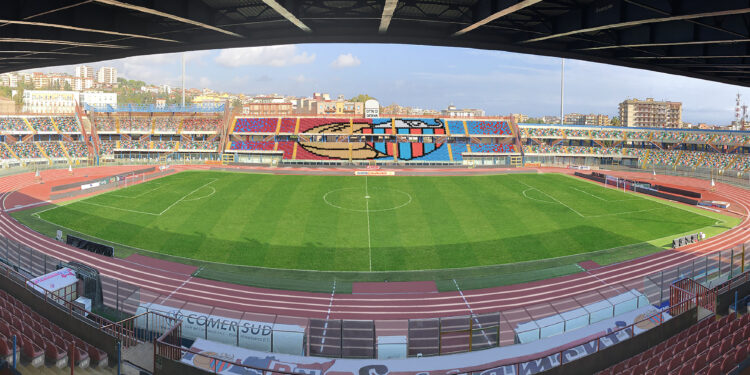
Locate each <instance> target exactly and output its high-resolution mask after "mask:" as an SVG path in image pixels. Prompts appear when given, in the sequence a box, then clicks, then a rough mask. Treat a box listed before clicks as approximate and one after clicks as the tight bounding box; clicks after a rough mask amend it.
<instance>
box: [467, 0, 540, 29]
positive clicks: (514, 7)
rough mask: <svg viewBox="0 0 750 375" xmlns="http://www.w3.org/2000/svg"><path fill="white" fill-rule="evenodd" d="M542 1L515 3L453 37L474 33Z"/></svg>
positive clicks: (528, 0)
mask: <svg viewBox="0 0 750 375" xmlns="http://www.w3.org/2000/svg"><path fill="white" fill-rule="evenodd" d="M541 1H542V0H522V1H515V4H511V5H508V6H507V7H504V8H502V9H500V10H498V11H496V12H494V13H492V14H490V15H489V16H487V17H484V18H482V19H481V20H479V21H477V22H474V23H473V24H471V25H469V26H466V27H464V28H463V29H461V30H458V31H456V32H455V33H454V34H453V36H460V35H464V34H466V33H468V32H469V31H472V30H474V29H476V28H479V27H482V26H484V25H486V24H488V23H490V22H492V21H494V20H496V19H498V18H501V17H504V16H507V15H509V14H511V13H515V12H517V11H519V10H521V9H523V8H526V7H529V6H532V5H534V4H536V3H539V2H541ZM504 3H507V1H504Z"/></svg>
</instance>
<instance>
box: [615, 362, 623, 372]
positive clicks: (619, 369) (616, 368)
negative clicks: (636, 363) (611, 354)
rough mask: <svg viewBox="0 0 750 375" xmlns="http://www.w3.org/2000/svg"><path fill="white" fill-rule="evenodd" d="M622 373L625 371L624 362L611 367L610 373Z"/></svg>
mask: <svg viewBox="0 0 750 375" xmlns="http://www.w3.org/2000/svg"><path fill="white" fill-rule="evenodd" d="M623 371H625V362H620V363H617V364H616V365H614V366H613V367H612V372H613V373H615V374H619V373H621V372H623Z"/></svg>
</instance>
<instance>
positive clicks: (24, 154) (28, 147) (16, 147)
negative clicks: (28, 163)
mask: <svg viewBox="0 0 750 375" xmlns="http://www.w3.org/2000/svg"><path fill="white" fill-rule="evenodd" d="M10 148H11V149H12V150H13V153H14V154H16V156H18V158H19V159H42V158H44V156H42V153H41V152H39V148H37V147H36V145H35V144H34V143H32V142H16V143H14V144H12V145H10Z"/></svg>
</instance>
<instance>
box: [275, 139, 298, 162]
mask: <svg viewBox="0 0 750 375" xmlns="http://www.w3.org/2000/svg"><path fill="white" fill-rule="evenodd" d="M294 144H295V142H279V148H278V150H279V151H282V152H283V153H284V159H291V158H292V153H293V152H294Z"/></svg>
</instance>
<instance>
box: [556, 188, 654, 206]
mask: <svg viewBox="0 0 750 375" xmlns="http://www.w3.org/2000/svg"><path fill="white" fill-rule="evenodd" d="M570 188H571V189H573V190H578V191H580V192H581V193H584V194H588V195H590V196H592V197H594V198H596V199H600V200H603V201H605V202H610V203H612V202H627V201H637V200H640V199H641V198H628V199H615V200H608V199H604V198H602V197H599V196H597V195H594V194H592V193H589V192H588V191H584V190H581V189H577V188H574V187H572V186H571V187H570Z"/></svg>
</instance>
